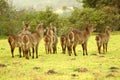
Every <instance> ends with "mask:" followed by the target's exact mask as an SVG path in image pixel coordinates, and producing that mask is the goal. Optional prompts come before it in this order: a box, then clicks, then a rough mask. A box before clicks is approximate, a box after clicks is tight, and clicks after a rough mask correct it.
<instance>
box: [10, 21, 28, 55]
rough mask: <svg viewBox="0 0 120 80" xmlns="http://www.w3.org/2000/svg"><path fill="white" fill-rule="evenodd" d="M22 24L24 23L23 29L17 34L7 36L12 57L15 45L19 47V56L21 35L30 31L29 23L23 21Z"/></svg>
mask: <svg viewBox="0 0 120 80" xmlns="http://www.w3.org/2000/svg"><path fill="white" fill-rule="evenodd" d="M24 25H25V27H24V29H23V30H22V31H21V32H20V33H19V34H18V35H10V36H9V37H8V43H9V45H10V49H11V54H12V57H14V49H15V48H16V47H19V53H20V57H21V46H22V45H21V41H22V40H21V35H22V34H29V33H30V31H28V27H29V24H28V23H25V24H24Z"/></svg>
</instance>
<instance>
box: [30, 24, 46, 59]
mask: <svg viewBox="0 0 120 80" xmlns="http://www.w3.org/2000/svg"><path fill="white" fill-rule="evenodd" d="M43 36H44V25H43V23H40V24H38V26H37V27H36V30H35V31H34V32H33V33H32V34H31V35H30V39H31V43H32V45H33V47H32V49H33V55H32V58H34V51H35V52H36V58H38V46H39V43H40V41H41V39H42V38H43Z"/></svg>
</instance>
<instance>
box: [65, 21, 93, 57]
mask: <svg viewBox="0 0 120 80" xmlns="http://www.w3.org/2000/svg"><path fill="white" fill-rule="evenodd" d="M92 31H93V26H92V24H90V23H89V24H88V25H87V27H86V28H85V30H83V31H80V30H71V31H69V33H68V36H67V48H68V53H69V56H71V53H72V49H73V51H74V55H75V56H77V54H76V46H77V45H78V44H81V45H82V48H83V55H85V53H86V55H88V53H87V41H88V38H89V37H90V34H91V32H92Z"/></svg>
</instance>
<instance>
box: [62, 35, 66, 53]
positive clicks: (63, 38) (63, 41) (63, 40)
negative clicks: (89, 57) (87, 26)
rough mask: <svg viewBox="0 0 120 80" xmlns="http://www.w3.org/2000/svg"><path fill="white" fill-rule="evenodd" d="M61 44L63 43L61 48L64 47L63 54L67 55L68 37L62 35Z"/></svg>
mask: <svg viewBox="0 0 120 80" xmlns="http://www.w3.org/2000/svg"><path fill="white" fill-rule="evenodd" d="M60 43H61V47H62V53H64V54H65V51H66V43H67V36H66V35H61V37H60Z"/></svg>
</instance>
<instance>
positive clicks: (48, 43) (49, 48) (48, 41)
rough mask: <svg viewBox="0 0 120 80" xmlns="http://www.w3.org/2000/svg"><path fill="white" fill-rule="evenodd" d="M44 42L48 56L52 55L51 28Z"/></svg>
mask: <svg viewBox="0 0 120 80" xmlns="http://www.w3.org/2000/svg"><path fill="white" fill-rule="evenodd" d="M44 42H45V51H46V54H49V53H52V45H53V30H52V29H51V28H48V29H47V32H46V35H45V37H44Z"/></svg>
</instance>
